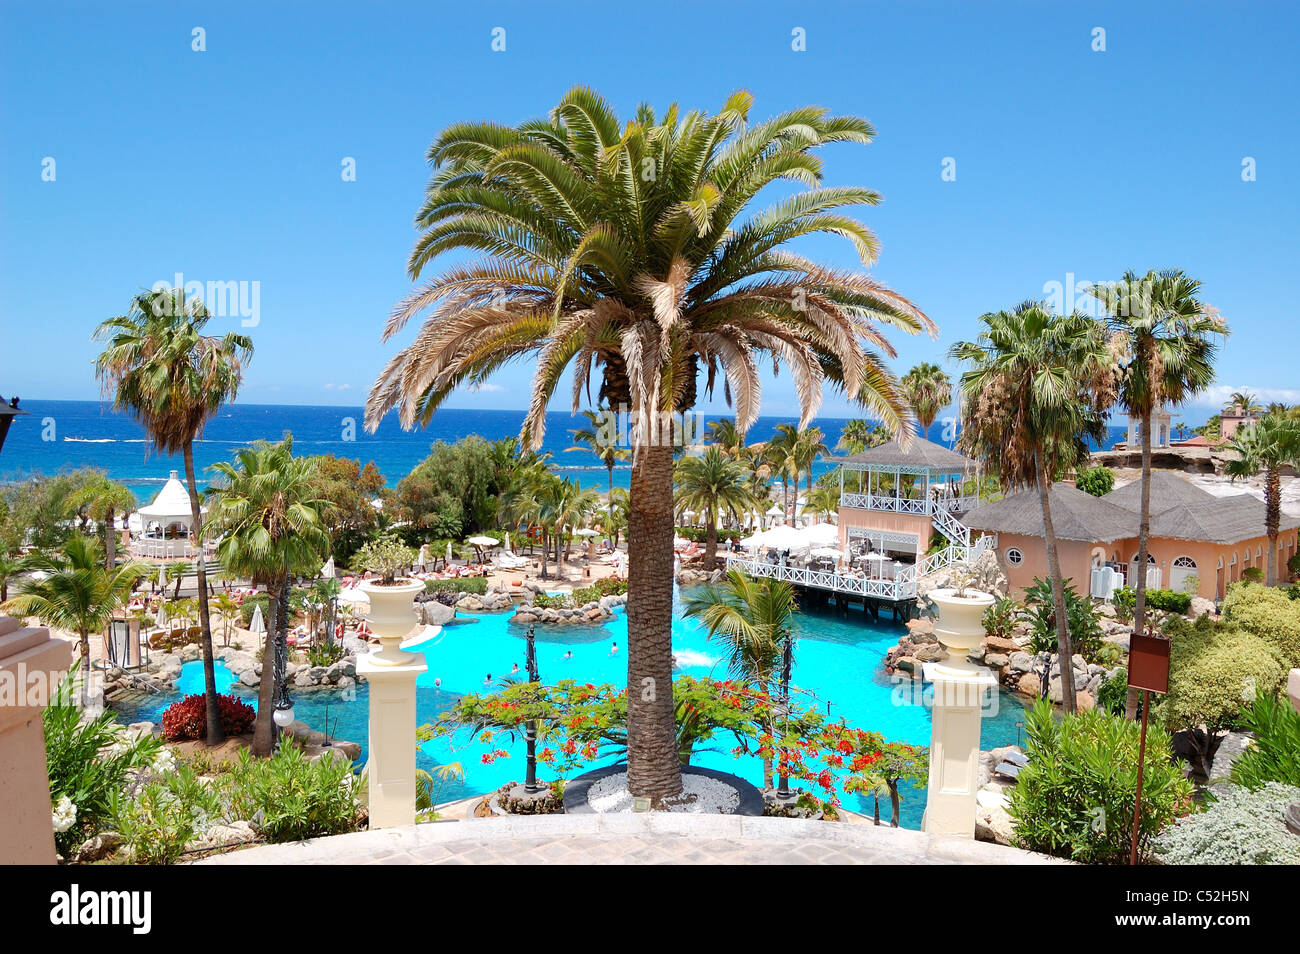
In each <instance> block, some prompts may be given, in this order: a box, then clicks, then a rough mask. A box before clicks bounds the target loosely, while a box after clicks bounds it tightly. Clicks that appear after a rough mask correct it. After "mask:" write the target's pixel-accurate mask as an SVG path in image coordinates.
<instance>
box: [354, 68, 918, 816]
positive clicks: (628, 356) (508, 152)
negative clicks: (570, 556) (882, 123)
mask: <svg viewBox="0 0 1300 954" xmlns="http://www.w3.org/2000/svg"><path fill="white" fill-rule="evenodd" d="M751 102H752V97H751V96H750V95H749V94H748V93H746V92H740V93H736V94H734V95H732V96H730V97H729V98H728V99H727V101H726V102H725V103H724V104H723V107H722V109H721V110H720V111H719V112H717V113H716V114H708V113H705V112H701V111H692V112H688V113H682V112H681V111H679V109H678V107H677V106H675V105H674V106H671V107H669V109H668V110H667V111H666V112H665V113H664V114H663V115H662V116H660V115H658V114H656V112H655V111H654V109H653V108H651V107H650V106H648V105H641V106H639V107H638V108H637V110H636V115H635V118H634V119H633V120H631V121H629V122H627V123H626V124H623V123H620V121H619V119H618V117H617V116H616V115H615V113H614V112H613V110H612V109H611V108H610V106H609V104H608V103H606V102H605V100H603V99H602V98H601V97H600V96H599V95H598V94H596V93H595V92H593V91H592V90H590V89H587V88H583V87H577V88H574V89H572V90H570V91H569V92H568V93H567V94H565V96H564V97H563V98H562V99H561V101H560V102H559V104H558V105H557V106H556V107H555V109H553V110H552V111H551V114H550V116H549V117H547V118H544V119H537V120H530V121H528V122H524V123H521V124H520V125H518V126H513V127H512V126H501V125H497V124H494V123H479V122H472V123H458V124H456V125H453V126H451V127H449V128H448V129H447V130H446V131H445V132H443V133H442V134H441V135H440V136H439V137H438V139H437V140H436V141H435V142H434V143H433V145H432V147H431V148H430V150H429V159H430V161H431V163H432V165H433V166H434V168H435V170H436V171H435V173H434V176H433V178H432V180H431V182H430V185H429V188H428V192H427V194H426V197H425V201H424V204H423V206H422V207H421V209H420V211H419V213H418V216H417V220H416V222H417V226H418V227H419V228H420V229H421V230H422V235H421V236H420V238H419V240H418V241H417V243H416V245H415V249H414V251H413V252H412V254H411V258H410V263H409V271H410V274H411V276H412V277H413V278H418V277H419V276H420V275H421V273H422V272H423V271H424V269H425V267H426V266H427V265H429V263H431V262H432V261H434V260H435V259H436V258H437V257H438V256H439V255H441V254H442V253H444V252H449V251H453V250H464V249H469V250H473V251H475V252H479V253H481V254H483V255H485V256H486V260H484V261H481V262H478V263H471V264H468V265H463V266H461V265H457V266H454V267H452V268H450V269H449V270H448V271H446V272H445V273H443V274H442V275H440V276H438V277H437V278H435V279H434V280H433V281H431V282H429V283H428V284H427V285H425V286H424V287H423V288H421V289H419V290H418V291H416V292H415V293H414V294H412V295H411V296H410V297H409V298H407V299H406V300H405V301H404V302H403V303H402V304H401V305H399V306H398V308H397V309H396V310H395V311H394V313H393V315H392V317H391V319H390V320H389V322H388V325H387V327H386V328H385V331H384V338H385V339H387V338H390V337H391V336H393V335H395V334H397V333H398V332H399V331H400V330H401V329H402V327H403V326H404V325H405V324H406V323H407V322H408V321H409V320H410V319H411V318H412V317H414V316H416V315H418V314H420V313H421V312H423V311H425V310H426V309H429V310H431V314H430V316H429V317H428V318H427V319H426V321H425V323H424V326H423V328H422V329H421V330H420V332H419V333H418V334H417V335H416V337H415V340H414V341H413V343H412V344H410V345H409V346H408V347H406V348H404V349H403V350H402V351H401V352H400V353H398V354H397V355H396V356H395V357H394V358H393V359H392V360H391V361H390V362H389V364H388V365H387V367H386V368H385V369H384V371H383V372H382V373H381V374H380V376H379V379H378V380H377V381H376V382H375V385H374V387H373V388H372V390H371V393H370V397H369V400H368V402H367V405H366V420H367V426H369V427H371V428H374V427H376V426H377V425H378V422H379V420H380V419H381V418H382V417H383V415H384V414H385V413H386V412H387V411H388V410H389V409H390V408H394V407H400V412H401V420H402V422H403V424H404V425H405V426H408V427H409V426H413V425H414V424H415V423H417V422H418V421H428V419H429V417H430V416H431V415H432V414H433V413H434V411H435V410H437V408H438V407H439V406H440V405H441V404H442V402H443V401H444V400H445V399H446V397H447V395H449V394H450V393H451V392H452V391H453V390H454V389H455V388H456V387H457V386H458V385H462V384H466V385H468V384H473V383H475V382H479V381H482V380H484V379H485V378H486V377H487V376H488V375H490V374H492V373H493V372H494V371H496V370H497V369H499V368H501V367H503V366H505V365H507V364H508V363H510V362H513V361H516V360H518V359H520V358H522V357H525V356H533V355H535V356H536V372H535V375H534V378H533V383H532V395H531V405H530V408H529V412H528V414H527V416H526V418H525V421H524V425H523V429H522V434H521V441H522V443H523V444H524V446H526V447H531V448H535V447H537V446H538V445H539V444H540V442H541V441H542V439H543V437H544V433H545V426H546V408H547V405H548V403H549V402H550V400H551V398H552V396H553V395H554V393H555V389H556V387H557V385H558V383H559V381H560V379H561V377H562V375H563V373H564V371H565V370H566V369H567V368H570V367H572V368H573V370H574V373H573V396H574V398H575V399H576V398H579V397H580V396H581V395H582V393H583V392H584V391H585V390H586V389H587V387H588V383H589V382H590V380H591V379H592V376H593V374H595V375H598V380H599V381H600V386H599V401H600V403H602V404H603V405H605V406H607V407H611V408H619V409H622V408H626V409H628V410H629V412H630V417H631V421H632V423H633V427H632V434H631V437H632V443H633V462H632V474H631V488H630V489H631V511H630V514H629V521H628V539H629V546H630V556H631V561H630V570H629V581H628V582H629V597H628V606H627V619H628V654H627V660H628V661H627V666H628V671H627V675H628V685H629V686H631V687H632V688H633V691H632V692H631V693H630V704H629V713H628V785H629V789H630V790H631V792H632V794H634V795H637V796H644V797H648V798H650V799H651V800H652V802H655V803H659V802H660V801H661V800H662V799H663V798H666V797H670V796H674V795H677V794H678V793H679V792H680V791H681V769H680V762H679V759H678V754H677V748H676V727H675V724H674V715H673V698H672V692H671V691H670V687H671V683H672V637H671V625H670V624H671V619H672V567H673V550H672V539H673V503H672V476H673V447H672V446H671V441H670V440H665V439H663V435H662V428H661V427H660V426H657V425H659V423H660V421H661V420H662V418H663V417H664V416H666V415H669V414H672V413H676V412H684V411H687V410H689V409H690V408H692V407H693V406H694V405H695V402H696V396H697V378H698V375H699V374H700V373H701V372H702V373H703V374H704V387H705V391H706V393H708V392H711V391H712V388H713V385H714V384H715V383H720V381H725V393H726V396H727V397H728V398H729V399H730V400H732V401H733V402H734V405H735V411H736V414H735V416H736V426H737V427H738V428H739V429H740V430H741V431H744V430H747V429H748V428H749V427H750V425H752V424H753V422H754V420H755V418H756V417H757V415H758V411H759V376H758V367H759V365H758V361H759V359H760V358H762V359H768V358H770V359H772V360H774V361H777V362H781V363H784V364H785V365H786V366H787V367H789V369H790V371H791V375H792V378H793V380H794V382H795V388H796V393H797V395H798V397H799V402H800V405H801V408H802V418H803V419H802V423H807V422H808V421H809V420H811V419H812V417H813V416H814V415H815V413H816V411H817V409H818V407H819V405H820V399H821V394H822V388H823V384H824V383H825V382H827V381H829V382H830V383H831V384H832V385H833V386H835V387H837V388H840V389H842V390H843V391H844V392H845V393H846V394H847V395H848V397H849V398H850V399H853V400H856V401H857V402H858V403H860V404H861V405H863V406H864V407H866V408H868V409H869V410H871V411H872V412H873V413H875V414H877V415H878V416H880V417H881V418H882V420H883V421H885V423H886V425H887V426H890V427H896V426H898V424H899V423H900V422H901V421H902V419H903V416H904V413H905V412H904V406H903V402H902V399H901V397H900V395H899V393H898V390H897V385H896V382H895V381H894V379H893V378H892V376H891V375H890V373H889V371H888V370H887V369H886V367H885V364H884V361H883V356H892V355H893V350H892V348H891V347H890V345H889V343H888V340H887V338H886V336H885V334H884V332H883V330H882V329H883V327H892V328H896V329H901V330H902V331H904V332H906V333H909V334H910V333H916V332H918V331H929V332H931V333H933V332H934V326H933V324H932V323H931V322H930V320H929V318H927V317H926V316H925V315H924V314H923V313H922V312H921V311H920V310H919V309H918V308H917V307H916V306H915V305H913V304H912V303H911V302H910V301H908V300H907V299H906V298H904V297H903V296H901V295H898V294H896V293H895V292H893V291H890V290H889V289H887V288H885V287H884V286H883V285H881V284H880V283H878V282H876V281H874V280H872V279H871V278H869V277H868V276H866V275H865V274H862V273H859V272H852V271H844V270H836V269H830V268H826V267H824V266H822V265H819V264H817V263H816V262H813V261H810V260H808V259H805V258H802V257H800V256H798V255H796V254H795V253H793V252H792V251H790V249H789V244H790V243H792V242H794V241H795V240H796V239H798V238H801V237H803V236H807V235H812V234H817V233H829V234H833V235H838V236H841V237H843V238H845V239H847V240H848V241H849V242H850V244H851V245H852V246H853V247H854V249H855V250H856V252H857V253H858V257H859V259H860V260H861V262H862V263H863V265H864V266H865V265H869V264H871V262H873V261H874V259H875V257H876V253H877V242H876V238H875V236H874V235H873V234H872V233H871V231H870V230H869V229H867V228H866V227H865V226H864V225H863V224H862V223H861V222H860V221H859V220H858V219H857V218H855V217H854V216H852V215H849V214H847V213H846V211H845V210H848V209H853V208H855V207H856V208H860V207H863V206H869V205H873V204H875V203H876V202H877V201H878V199H879V197H878V196H877V195H876V194H875V193H874V192H872V191H870V190H868V189H864V188H859V187H852V186H837V187H825V186H823V185H822V183H821V172H822V168H821V167H822V164H821V160H820V159H818V158H817V157H816V155H815V151H816V150H817V149H819V148H820V147H822V146H824V145H827V144H830V143H835V142H851V143H867V142H869V141H870V140H871V138H872V136H873V135H874V130H873V129H872V128H871V126H870V124H869V123H867V122H866V121H865V120H863V119H860V118H857V117H852V116H847V117H837V116H831V115H829V114H828V113H827V111H826V110H824V109H821V108H817V107H802V108H798V109H794V110H791V111H789V112H786V113H782V114H781V115H779V116H776V117H775V118H773V119H770V120H767V121H763V122H754V123H750V122H748V113H749V108H750V105H751ZM781 179H786V180H791V181H792V182H793V183H794V184H795V185H796V187H798V188H797V191H795V192H794V194H792V195H789V196H787V197H785V198H783V199H780V200H778V201H776V202H775V203H774V204H773V205H771V206H770V207H769V208H767V209H765V210H763V211H761V212H758V213H756V214H749V215H748V217H746V216H747V214H748V213H749V212H750V206H751V202H752V201H753V200H754V198H755V197H756V196H757V195H758V193H759V192H760V191H761V190H762V189H763V188H764V187H765V186H766V185H768V184H770V183H773V182H776V181H777V180H781ZM575 409H576V405H575Z"/></svg>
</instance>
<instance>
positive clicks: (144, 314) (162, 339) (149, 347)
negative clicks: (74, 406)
mask: <svg viewBox="0 0 1300 954" xmlns="http://www.w3.org/2000/svg"><path fill="white" fill-rule="evenodd" d="M211 317H212V316H211V315H210V314H209V312H208V310H207V308H206V307H205V306H204V304H203V302H201V301H199V300H198V299H192V300H188V301H187V300H186V298H185V292H184V291H183V290H182V289H174V290H171V291H150V292H142V293H141V294H139V295H137V296H136V297H135V300H134V301H133V302H132V305H131V311H130V312H129V313H128V314H126V315H119V316H118V317H116V318H109V319H108V320H107V321H104V322H102V323H101V324H100V325H99V327H98V328H96V329H95V337H96V338H101V339H104V338H106V339H108V347H107V348H105V349H104V352H103V353H102V354H101V355H100V356H99V358H98V359H97V361H96V362H95V370H96V373H97V374H98V375H99V379H100V381H101V383H102V384H103V386H104V388H105V390H107V391H111V392H112V394H113V405H114V407H116V408H118V409H119V410H128V411H130V412H131V413H133V414H134V415H135V416H136V417H138V418H139V419H140V423H141V424H143V425H144V429H145V432H146V433H147V434H148V435H149V438H150V440H152V441H153V443H154V446H155V447H157V448H158V450H160V451H161V452H162V453H164V454H175V453H177V452H178V451H179V452H180V453H181V454H182V455H183V456H184V459H185V481H186V483H187V484H188V485H189V491H190V521H191V523H192V525H193V529H194V538H195V539H196V540H199V539H201V538H202V532H203V515H202V512H201V508H200V506H199V486H198V482H197V481H196V480H195V477H194V441H195V440H196V439H197V438H198V437H199V435H200V434H202V433H203V427H204V425H206V424H207V422H208V420H209V419H210V418H211V417H212V416H213V415H214V414H216V413H217V409H218V408H220V407H221V405H223V404H228V403H229V402H231V401H233V400H234V399H235V395H236V394H237V393H238V391H239V384H240V381H241V380H242V377H243V369H244V365H245V364H247V363H248V360H249V359H250V358H251V357H252V354H253V344H252V342H251V341H250V340H249V339H248V338H247V337H246V336H244V335H238V334H235V333H233V332H229V333H227V334H225V335H223V336H222V337H220V338H218V337H214V336H211V335H205V334H203V329H204V327H205V326H206V325H207V323H208V321H210V320H211ZM196 564H197V575H198V584H199V626H200V627H201V630H200V632H201V643H202V648H203V686H204V696H205V698H206V701H207V722H208V733H207V741H208V744H209V745H216V744H217V743H218V742H220V741H221V740H222V738H223V733H222V731H221V716H220V714H219V713H218V710H217V681H216V672H215V670H214V667H213V662H212V622H211V620H210V618H209V616H208V574H207V571H206V569H205V568H204V565H203V548H202V547H201V546H200V547H199V548H198V556H197V558H196Z"/></svg>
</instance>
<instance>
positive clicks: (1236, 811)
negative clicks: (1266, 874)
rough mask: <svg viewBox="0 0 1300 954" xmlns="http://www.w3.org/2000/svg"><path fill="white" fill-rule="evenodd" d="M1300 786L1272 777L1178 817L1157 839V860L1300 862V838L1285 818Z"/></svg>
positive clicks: (1154, 844) (1297, 798)
mask: <svg viewBox="0 0 1300 954" xmlns="http://www.w3.org/2000/svg"><path fill="white" fill-rule="evenodd" d="M1296 801H1300V788H1295V787H1291V786H1286V785H1280V784H1278V783H1277V782H1269V783H1267V784H1265V785H1264V786H1262V787H1261V788H1260V789H1259V790H1258V791H1253V792H1252V791H1251V790H1250V789H1245V788H1236V787H1233V788H1231V789H1229V790H1228V791H1227V792H1226V793H1225V794H1223V795H1222V796H1220V797H1219V798H1217V799H1216V800H1215V801H1214V803H1213V804H1211V805H1210V806H1209V807H1207V808H1206V810H1205V811H1202V812H1198V813H1196V814H1194V815H1189V816H1187V817H1186V818H1182V819H1179V821H1178V823H1177V824H1175V825H1171V826H1170V827H1168V828H1166V829H1165V830H1164V831H1162V832H1161V833H1160V834H1159V835H1157V836H1156V838H1155V839H1154V840H1153V842H1152V845H1151V848H1152V857H1153V860H1155V861H1159V862H1161V863H1163V864H1167V865H1300V838H1297V837H1296V836H1295V835H1293V834H1291V832H1289V831H1288V830H1287V827H1286V823H1285V822H1284V821H1283V820H1282V819H1283V817H1284V816H1283V813H1284V812H1285V811H1286V807H1287V805H1289V804H1291V803H1292V802H1296Z"/></svg>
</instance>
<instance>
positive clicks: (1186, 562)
mask: <svg viewBox="0 0 1300 954" xmlns="http://www.w3.org/2000/svg"><path fill="white" fill-rule="evenodd" d="M1174 566H1178V567H1183V568H1184V569H1188V570H1195V569H1196V561H1195V560H1193V559H1192V558H1191V557H1189V556H1180V557H1178V558H1177V559H1175V560H1174Z"/></svg>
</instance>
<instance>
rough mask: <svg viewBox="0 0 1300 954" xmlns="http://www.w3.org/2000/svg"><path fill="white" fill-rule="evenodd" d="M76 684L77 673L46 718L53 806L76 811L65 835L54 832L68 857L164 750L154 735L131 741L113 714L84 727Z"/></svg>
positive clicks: (66, 681)
mask: <svg viewBox="0 0 1300 954" xmlns="http://www.w3.org/2000/svg"><path fill="white" fill-rule="evenodd" d="M73 679H74V676H73V674H72V673H69V674H68V675H67V676H66V677H64V679H63V681H62V683H61V684H60V686H59V696H58V698H57V699H55V700H53V701H52V704H51V705H49V706H46V708H45V710H44V711H43V712H42V715H41V721H42V722H43V724H44V727H45V762H46V768H47V771H48V773H49V777H50V804H51V805H52V806H54V805H58V804H59V802H60V801H61V800H62V799H64V798H67V799H68V802H69V803H70V804H71V806H74V807H75V812H76V815H75V818H72V819H70V821H71V823H70V824H68V825H67V827H65V828H64V830H63V831H56V832H55V833H54V844H55V847H57V848H58V850H59V852H60V853H61V854H63V855H67V854H68V853H69V852H70V851H71V850H72V849H73V848H75V847H77V846H78V845H80V844H81V843H82V842H83V841H85V840H86V839H87V838H90V837H91V836H92V835H94V834H95V833H97V832H98V831H100V830H101V829H102V825H103V822H104V821H105V820H106V819H108V818H109V817H110V816H111V815H112V802H113V799H114V798H116V797H117V795H118V793H120V792H121V791H122V789H123V788H124V787H125V786H126V784H127V781H128V779H129V778H130V777H131V775H132V774H133V773H134V772H135V771H137V770H140V769H144V768H147V767H148V766H150V765H152V764H153V763H154V761H155V760H157V758H158V755H159V753H160V752H161V751H162V743H161V742H160V741H159V740H158V739H157V738H155V737H153V736H144V737H142V738H131V737H128V736H127V735H126V733H125V732H124V731H123V729H122V726H121V725H119V724H118V723H117V722H115V721H114V718H113V714H112V713H111V712H105V713H103V714H102V715H100V716H99V717H98V718H95V719H89V720H87V721H85V722H83V721H82V719H81V710H80V709H79V708H77V707H76V706H75V705H73V704H72V698H73V696H72V694H73V692H75V691H77V690H75V689H74V688H73ZM56 827H58V826H56Z"/></svg>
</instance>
